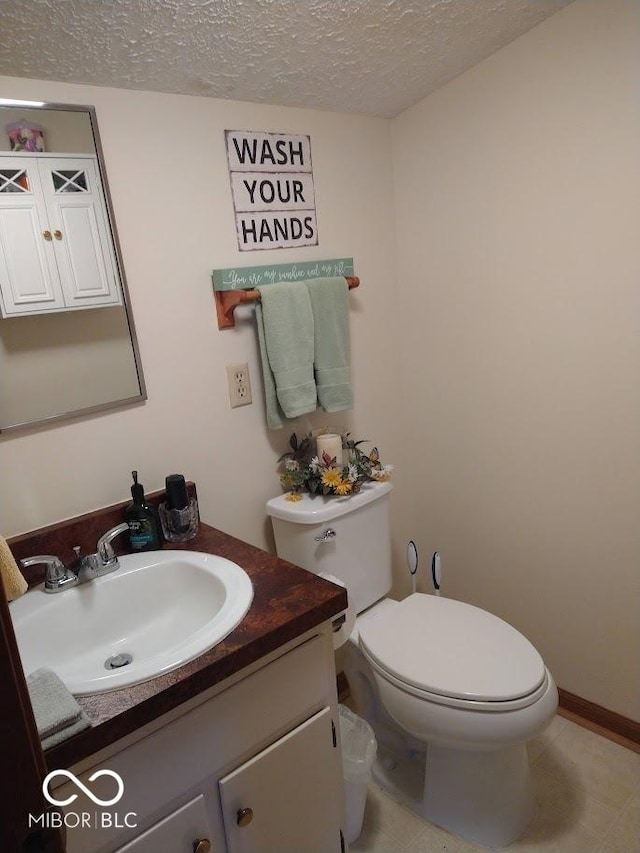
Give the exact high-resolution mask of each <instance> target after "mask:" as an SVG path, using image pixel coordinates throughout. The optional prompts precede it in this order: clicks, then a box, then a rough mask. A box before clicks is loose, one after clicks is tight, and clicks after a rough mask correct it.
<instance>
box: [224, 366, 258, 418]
mask: <svg viewBox="0 0 640 853" xmlns="http://www.w3.org/2000/svg"><path fill="white" fill-rule="evenodd" d="M227 383H228V385H229V402H230V403H231V408H232V409H235V408H236V407H237V406H248V405H249V404H250V403H252V402H253V401H252V399H251V381H250V379H249V365H248V364H246V363H245V364H228V365H227Z"/></svg>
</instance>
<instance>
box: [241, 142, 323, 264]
mask: <svg viewBox="0 0 640 853" xmlns="http://www.w3.org/2000/svg"><path fill="white" fill-rule="evenodd" d="M225 139H226V147H227V161H228V163H229V177H230V179H231V193H232V195H233V206H234V210H235V217H236V231H237V235H238V248H239V249H240V251H241V252H250V251H254V250H256V249H282V248H290V247H292V246H316V245H317V244H318V226H317V223H316V201H315V195H314V191H313V171H312V168H311V140H310V138H309V137H308V136H302V135H299V134H292V133H262V132H255V131H249V130H225Z"/></svg>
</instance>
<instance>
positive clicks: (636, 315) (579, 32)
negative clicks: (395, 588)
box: [393, 0, 640, 719]
mask: <svg viewBox="0 0 640 853" xmlns="http://www.w3.org/2000/svg"><path fill="white" fill-rule="evenodd" d="M639 35H640V3H637V2H636V0H607V2H606V3H586V2H578V3H573V4H571V5H570V6H568V7H567V8H566V9H565V10H563V11H562V12H560V13H558V14H556V15H554V16H553V17H552V18H550V19H548V20H547V21H546V22H545V23H543V24H542V25H540V26H538V27H537V28H535V29H534V30H532V31H530V32H529V33H528V34H526V35H525V36H523V37H522V38H520V39H518V40H517V41H515V42H513V43H512V44H511V45H510V46H508V47H507V48H505V49H504V50H501V51H499V52H498V53H496V54H494V55H493V56H492V57H491V58H489V59H488V60H486V61H485V62H483V63H481V64H480V65H478V66H476V67H475V68H473V69H472V70H470V71H469V72H467V73H466V74H464V75H462V76H461V77H459V78H457V79H456V80H455V81H453V82H452V83H451V84H449V85H448V86H446V87H444V88H443V89H441V90H439V91H438V92H436V93H435V94H433V95H432V96H430V97H429V98H427V99H425V100H424V101H422V102H421V103H420V104H419V105H417V106H416V107H415V108H413V109H411V110H408V111H407V112H405V113H404V114H403V115H402V116H400V117H399V118H398V119H396V120H395V121H394V122H393V143H394V152H393V153H394V173H395V181H396V183H395V189H396V199H397V220H396V221H397V234H398V258H399V264H400V268H401V270H402V285H401V286H402V291H403V298H404V302H405V304H407V305H410V306H411V310H410V311H407V312H406V314H405V315H404V323H403V329H402V335H401V336H399V337H398V344H399V345H400V346H403V347H404V351H405V357H406V359H407V360H408V359H409V358H411V359H415V361H416V363H417V369H416V370H414V371H411V372H408V371H406V372H405V373H404V375H405V376H406V377H407V384H406V387H405V392H406V394H407V395H408V396H409V394H410V395H411V398H412V402H411V404H410V405H411V415H412V416H411V417H410V418H408V419H407V422H406V423H407V426H408V430H409V431H408V433H407V440H408V443H410V444H411V445H412V447H413V451H414V457H413V458H414V470H413V474H412V480H411V482H410V483H409V484H408V485H409V487H410V488H411V489H412V490H413V496H414V500H413V509H412V510H411V509H410V510H409V512H412V513H413V525H414V527H415V531H416V536H417V538H418V542H419V545H420V548H421V551H423V552H425V553H426V554H430V553H431V552H432V551H433V550H434V549H436V548H438V549H440V551H441V552H442V558H443V568H444V572H445V578H446V582H445V589H444V592H445V594H447V595H450V596H451V597H455V598H462V599H464V600H467V601H469V602H472V603H476V604H479V605H480V606H482V607H486V608H488V609H490V610H493V611H494V612H496V613H498V614H499V615H501V616H503V617H504V618H506V619H508V620H509V621H511V622H513V623H514V624H515V625H516V626H517V627H518V628H520V629H521V630H522V631H523V632H524V633H525V634H526V635H527V636H529V637H530V639H531V640H532V641H533V642H534V643H535V645H536V646H537V647H538V648H539V649H540V651H541V652H542V654H543V656H544V657H545V659H546V660H547V662H548V664H549V666H550V667H551V669H552V671H553V672H554V674H555V676H556V679H557V681H558V682H559V684H560V685H561V686H562V687H564V688H565V689H567V690H570V691H572V692H574V693H577V694H578V695H580V696H582V697H585V698H587V699H590V700H592V701H594V702H597V703H599V704H601V705H603V706H605V707H608V708H610V709H613V710H615V711H618V712H619V713H622V714H625V715H628V716H630V717H633V718H635V719H640V696H639V692H638V691H639V685H640V682H639V680H638V673H637V650H638V648H639V647H640V634H639V632H640V607H639V596H638V578H639V575H638V563H639V557H640V523H639V521H638V519H639V517H640V515H639V511H640V453H639V442H638V437H639V435H640V383H639V381H638V378H639V366H640V335H639V332H640V328H639V327H640V299H639V295H640V289H639V287H638V282H639V280H640V241H639V240H638V225H639V222H640V166H639V163H640V161H639V159H638V152H639V150H640V147H639V141H640V101H639V100H638V80H639V79H640V61H639V60H640V53H639V52H638V44H639V38H638V36H639ZM470 642H473V638H470Z"/></svg>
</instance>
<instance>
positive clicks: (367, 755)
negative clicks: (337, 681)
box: [338, 705, 377, 844]
mask: <svg viewBox="0 0 640 853" xmlns="http://www.w3.org/2000/svg"><path fill="white" fill-rule="evenodd" d="M338 712H339V715H340V741H341V744H342V767H343V774H344V790H345V800H346V803H345V812H346V818H347V827H346V830H347V841H348V843H349V844H351V843H352V842H353V841H355V840H356V838H357V837H358V836H359V835H360V833H361V832H362V819H363V817H364V804H365V801H366V799H367V785H368V784H369V779H370V778H371V767H372V765H373V760H374V758H375V757H376V750H377V744H376V738H375V735H374V733H373V729H372V728H371V726H370V725H369V723H367V722H366V720H363V719H362V717H359V716H358V715H357V714H354V713H353V711H351V710H350V709H349V708H347V707H346V706H345V705H338Z"/></svg>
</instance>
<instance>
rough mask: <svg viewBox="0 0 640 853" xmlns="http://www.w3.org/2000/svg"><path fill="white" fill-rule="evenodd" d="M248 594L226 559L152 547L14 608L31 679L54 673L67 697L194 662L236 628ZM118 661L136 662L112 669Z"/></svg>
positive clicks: (246, 582) (245, 579)
mask: <svg viewBox="0 0 640 853" xmlns="http://www.w3.org/2000/svg"><path fill="white" fill-rule="evenodd" d="M252 598H253V587H252V585H251V580H250V579H249V576H248V575H247V573H246V572H245V571H244V569H241V568H240V566H237V565H236V564H235V563H232V562H231V561H230V560H225V559H224V558H223V557H216V556H214V555H213V554H203V553H201V552H199V551H147V552H145V553H142V554H129V555H126V556H124V557H120V568H119V569H117V570H116V571H115V572H112V573H111V574H109V575H105V576H103V577H101V578H97V579H96V580H92V581H90V582H88V583H84V584H80V585H79V586H76V587H73V588H72V589H68V590H65V591H64V592H59V593H55V594H50V593H45V592H44V588H43V587H42V586H41V587H37V588H36V589H34V590H31V591H30V592H28V593H26V595H23V596H22V597H21V598H19V599H17V600H16V601H13V602H11V604H10V611H11V616H12V619H13V626H14V630H15V633H16V638H17V640H18V649H19V651H20V657H21V658H22V666H23V668H24V671H25V674H27V675H28V674H29V673H31V672H33V671H34V670H36V669H38V668H39V667H48V668H49V669H52V670H54V672H56V673H57V674H58V675H59V676H60V678H61V679H62V680H63V681H64V683H65V684H66V686H67V688H68V689H69V690H70V691H71V693H73V694H75V695H76V696H83V695H84V696H86V695H88V694H91V693H103V692H105V691H107V690H117V689H119V688H121V687H127V686H129V685H131V684H137V683H139V682H140V681H147V680H149V679H150V678H154V677H155V676H157V675H161V674H162V673H164V672H168V671H169V670H172V669H176V668H177V667H179V666H182V664H184V663H187V661H190V660H193V658H195V657H197V656H198V655H200V654H202V653H203V652H205V651H207V650H208V649H211V648H212V647H213V646H215V645H216V643H219V642H220V641H221V640H223V639H224V638H225V637H226V636H227V635H228V634H230V633H231V631H233V629H234V628H235V627H236V626H237V625H238V624H239V623H240V622H241V621H242V619H243V618H244V615H245V614H246V612H247V610H248V609H249V607H250V605H251V600H252ZM119 655H121V656H131V661H130V662H128V663H125V664H124V665H121V666H119V667H118V668H115V669H110V668H107V661H108V660H110V659H113V658H114V656H119ZM123 660H128V657H124V658H118V657H116V658H115V661H113V662H115V663H116V664H122V661H123Z"/></svg>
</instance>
